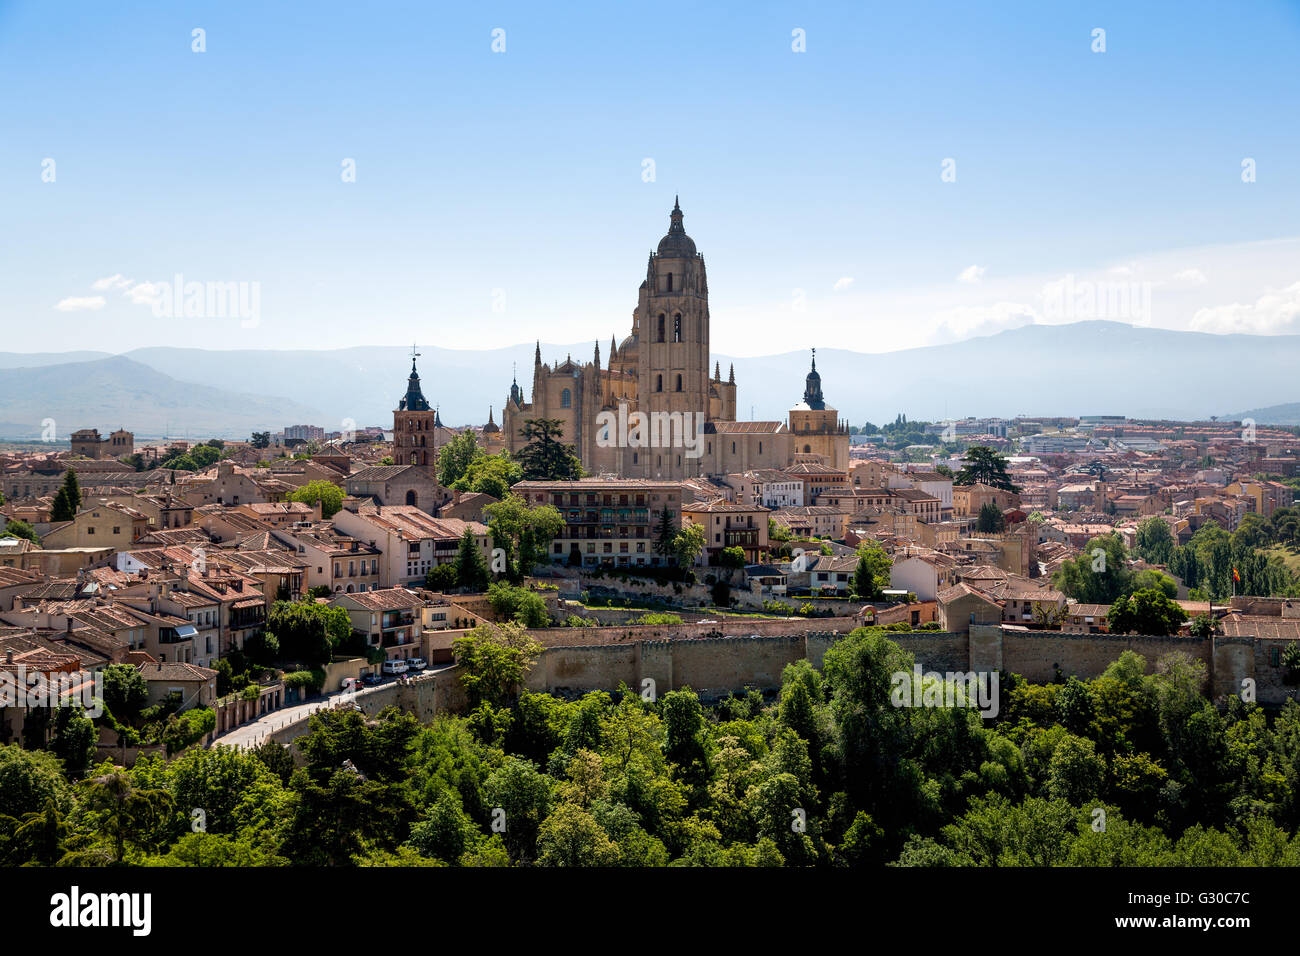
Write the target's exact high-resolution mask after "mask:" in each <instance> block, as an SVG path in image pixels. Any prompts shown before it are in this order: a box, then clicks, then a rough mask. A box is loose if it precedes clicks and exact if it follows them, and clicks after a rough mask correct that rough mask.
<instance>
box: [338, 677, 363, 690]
mask: <svg viewBox="0 0 1300 956" xmlns="http://www.w3.org/2000/svg"><path fill="white" fill-rule="evenodd" d="M360 686H361V678H360V677H345V678H343V685H342V687H343V690H356V689H357V688H358V687H360Z"/></svg>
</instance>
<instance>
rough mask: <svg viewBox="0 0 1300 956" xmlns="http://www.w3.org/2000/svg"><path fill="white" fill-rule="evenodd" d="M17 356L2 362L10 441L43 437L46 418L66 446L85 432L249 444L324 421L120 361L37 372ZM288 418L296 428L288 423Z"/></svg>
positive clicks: (1, 432) (261, 398)
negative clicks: (270, 432)
mask: <svg viewBox="0 0 1300 956" xmlns="http://www.w3.org/2000/svg"><path fill="white" fill-rule="evenodd" d="M79 354H84V353H79ZM11 357H12V356H5V357H4V359H3V361H0V368H3V371H0V437H4V438H10V439H32V438H39V437H41V434H42V424H41V423H42V422H43V421H45V420H46V419H52V420H53V422H54V433H55V436H56V438H57V440H58V441H59V442H62V443H66V442H67V439H68V436H69V435H70V434H71V433H72V432H74V431H76V430H77V429H79V428H98V429H99V430H100V431H101V432H103V433H105V434H107V432H108V431H109V430H112V429H114V428H118V427H122V428H126V429H129V430H131V431H134V432H135V433H136V434H138V435H140V436H141V437H144V436H161V435H173V436H174V435H183V434H186V433H188V434H191V435H193V436H195V437H209V436H224V437H247V436H248V434H249V433H250V432H252V431H254V430H259V431H261V430H265V429H267V428H271V427H274V428H276V429H279V428H280V427H282V426H283V425H284V424H293V423H295V422H300V421H303V422H305V421H312V420H316V419H319V418H321V417H322V414H323V413H322V412H321V411H320V410H319V409H316V408H312V407H310V406H308V405H304V404H301V403H299V402H293V401H289V400H288V399H278V398H269V397H267V396H266V395H254V394H246V393H241V392H238V391H236V390H234V389H230V388H214V387H212V386H208V385H199V384H195V383H194V382H193V381H180V380H178V379H175V378H172V377H171V376H169V375H166V374H164V373H163V372H161V371H159V370H158V369H156V368H151V367H150V366H148V365H146V364H144V363H142V362H136V361H133V360H131V359H128V358H126V357H124V356H120V355H114V356H109V357H107V358H98V359H92V360H90V361H76V362H58V363H51V364H47V365H43V366H40V367H36V368H20V367H14V366H13V365H12V364H11V362H10V361H9V360H10V359H11ZM286 416H288V417H289V418H292V419H293V422H285V421H284V419H285V417H286Z"/></svg>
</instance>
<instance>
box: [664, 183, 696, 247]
mask: <svg viewBox="0 0 1300 956" xmlns="http://www.w3.org/2000/svg"><path fill="white" fill-rule="evenodd" d="M656 255H660V256H667V257H669V258H674V259H692V258H694V257H695V240H694V239H692V238H691V237H690V236H688V235H686V228H685V227H684V226H683V225H682V207H681V204H680V203H679V202H678V201H677V199H676V197H674V198H673V212H672V220H671V222H670V223H669V226H668V234H667V235H666V236H664V237H663V238H662V239H660V240H659V249H658V250H657V252H656Z"/></svg>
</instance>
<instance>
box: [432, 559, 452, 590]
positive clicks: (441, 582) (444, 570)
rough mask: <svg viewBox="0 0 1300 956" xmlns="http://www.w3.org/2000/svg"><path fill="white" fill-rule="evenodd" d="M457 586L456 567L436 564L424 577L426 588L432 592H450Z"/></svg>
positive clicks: (449, 564) (448, 564)
mask: <svg viewBox="0 0 1300 956" xmlns="http://www.w3.org/2000/svg"><path fill="white" fill-rule="evenodd" d="M456 585H457V577H456V565H454V564H451V563H447V564H435V565H434V566H433V567H432V568H430V569H429V571H428V572H427V573H426V574H425V576H424V586H425V587H426V588H428V589H429V590H430V591H450V590H451V589H452V588H454V587H456Z"/></svg>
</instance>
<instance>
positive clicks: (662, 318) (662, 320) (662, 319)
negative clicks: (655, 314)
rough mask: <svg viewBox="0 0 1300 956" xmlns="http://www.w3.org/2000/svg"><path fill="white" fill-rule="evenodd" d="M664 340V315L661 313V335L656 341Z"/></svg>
mask: <svg viewBox="0 0 1300 956" xmlns="http://www.w3.org/2000/svg"><path fill="white" fill-rule="evenodd" d="M663 340H664V314H663V313H662V312H660V313H659V335H658V336H657V337H656V338H655V341H656V342H662V341H663Z"/></svg>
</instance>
